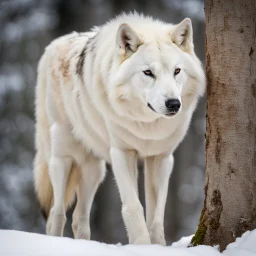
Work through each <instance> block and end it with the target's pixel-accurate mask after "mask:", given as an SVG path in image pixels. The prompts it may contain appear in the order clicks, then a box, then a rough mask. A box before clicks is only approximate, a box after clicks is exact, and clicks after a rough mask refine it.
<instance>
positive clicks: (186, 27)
mask: <svg viewBox="0 0 256 256" xmlns="http://www.w3.org/2000/svg"><path fill="white" fill-rule="evenodd" d="M171 36H172V41H173V42H174V43H175V44H176V45H177V46H179V47H180V48H181V49H182V50H183V51H185V52H192V51H193V48H194V45H193V30H192V23H191V19H190V18H185V19H184V20H183V21H182V22H181V23H179V24H177V25H175V26H174V27H173V29H172V32H171Z"/></svg>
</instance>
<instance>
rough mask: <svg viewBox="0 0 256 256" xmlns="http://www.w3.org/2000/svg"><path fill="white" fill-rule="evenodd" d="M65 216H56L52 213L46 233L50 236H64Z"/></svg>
mask: <svg viewBox="0 0 256 256" xmlns="http://www.w3.org/2000/svg"><path fill="white" fill-rule="evenodd" d="M66 220H67V218H66V215H65V214H55V213H54V212H53V211H51V213H50V216H49V219H48V221H47V224H46V233H47V235H50V236H63V231H64V227H65V223H66Z"/></svg>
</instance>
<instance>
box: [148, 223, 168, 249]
mask: <svg viewBox="0 0 256 256" xmlns="http://www.w3.org/2000/svg"><path fill="white" fill-rule="evenodd" d="M149 234H150V238H151V243H152V244H161V245H163V246H165V245H166V241H165V237H164V227H163V226H162V225H160V224H158V223H156V224H154V223H153V224H152V226H151V228H150V232H149Z"/></svg>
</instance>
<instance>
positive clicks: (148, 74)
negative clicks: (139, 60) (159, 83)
mask: <svg viewBox="0 0 256 256" xmlns="http://www.w3.org/2000/svg"><path fill="white" fill-rule="evenodd" d="M143 73H144V74H145V75H146V76H150V77H154V75H153V73H152V72H151V70H149V69H148V70H145V71H143Z"/></svg>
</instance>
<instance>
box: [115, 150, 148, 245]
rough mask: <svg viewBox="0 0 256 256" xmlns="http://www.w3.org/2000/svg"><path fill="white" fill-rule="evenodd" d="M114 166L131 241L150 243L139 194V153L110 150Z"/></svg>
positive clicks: (124, 218) (133, 242) (123, 213)
mask: <svg viewBox="0 0 256 256" xmlns="http://www.w3.org/2000/svg"><path fill="white" fill-rule="evenodd" d="M110 155H111V160H112V168H113V172H114V175H115V179H116V182H117V185H118V189H119V193H120V196H121V200H122V204H123V205H122V215H123V220H124V223H125V226H126V229H127V232H128V237H129V243H132V244H150V237H149V233H148V230H147V227H146V222H145V218H144V213H143V207H142V205H141V203H140V201H139V198H138V194H137V154H136V152H135V151H131V150H129V151H128V150H127V151H125V150H120V149H117V148H111V150H110Z"/></svg>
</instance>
